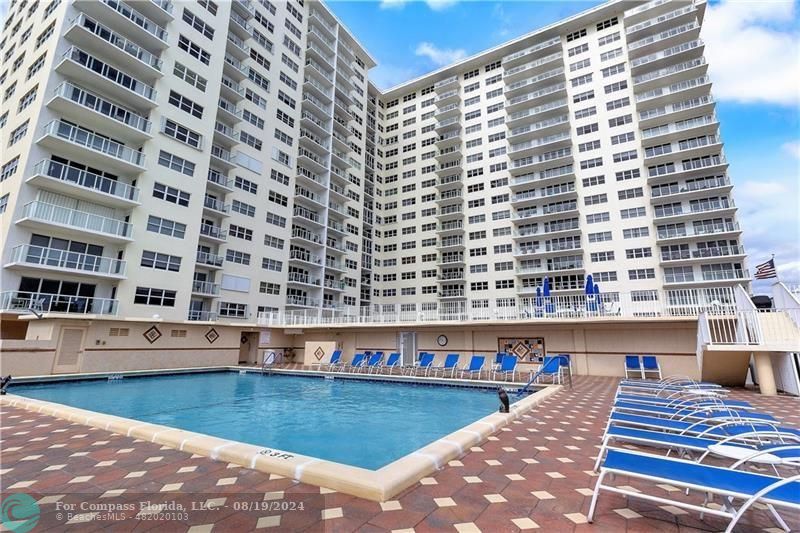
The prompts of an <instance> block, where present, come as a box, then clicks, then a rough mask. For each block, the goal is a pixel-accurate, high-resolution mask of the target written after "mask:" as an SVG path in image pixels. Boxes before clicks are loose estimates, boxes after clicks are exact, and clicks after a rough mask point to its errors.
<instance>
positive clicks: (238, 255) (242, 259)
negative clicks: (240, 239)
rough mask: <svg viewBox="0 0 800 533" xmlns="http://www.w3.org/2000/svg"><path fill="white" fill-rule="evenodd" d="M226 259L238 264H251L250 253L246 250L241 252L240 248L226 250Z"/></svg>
mask: <svg viewBox="0 0 800 533" xmlns="http://www.w3.org/2000/svg"><path fill="white" fill-rule="evenodd" d="M225 260H226V261H229V262H231V263H236V264H237V265H249V264H250V254H248V253H245V252H240V251H238V250H231V249H228V250H227V251H226V252H225Z"/></svg>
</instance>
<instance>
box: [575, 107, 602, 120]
mask: <svg viewBox="0 0 800 533" xmlns="http://www.w3.org/2000/svg"><path fill="white" fill-rule="evenodd" d="M596 114H597V108H596V107H595V106H592V107H587V108H585V109H578V110H577V111H575V118H576V119H580V118H586V117H591V116H592V115H596Z"/></svg>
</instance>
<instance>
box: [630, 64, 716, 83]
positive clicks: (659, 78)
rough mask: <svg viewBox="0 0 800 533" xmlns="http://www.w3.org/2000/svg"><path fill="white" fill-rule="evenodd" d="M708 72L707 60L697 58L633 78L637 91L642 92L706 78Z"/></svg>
mask: <svg viewBox="0 0 800 533" xmlns="http://www.w3.org/2000/svg"><path fill="white" fill-rule="evenodd" d="M707 71H708V64H707V63H706V60H705V58H704V57H697V58H694V59H689V60H687V61H683V62H681V63H677V64H674V65H669V66H666V67H663V68H660V69H657V70H651V71H650V72H645V73H644V74H639V75H638V76H635V77H634V78H633V85H634V89H635V90H637V91H642V90H647V89H650V88H652V87H657V86H659V85H664V84H672V83H676V82H678V81H680V80H681V79H684V78H687V77H692V78H697V77H699V76H704V75H705V74H706V72H707Z"/></svg>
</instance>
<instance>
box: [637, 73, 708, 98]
mask: <svg viewBox="0 0 800 533" xmlns="http://www.w3.org/2000/svg"><path fill="white" fill-rule="evenodd" d="M709 83H711V78H710V77H708V76H706V75H703V76H698V77H697V78H692V79H691V80H683V81H679V82H676V83H673V84H671V85H668V86H664V87H657V88H655V89H652V90H650V91H645V92H643V93H637V94H636V102H637V103H638V102H646V101H647V100H652V99H654V98H659V97H661V96H669V95H672V94H676V93H679V92H681V91H686V90H688V89H692V88H694V87H700V86H702V85H706V84H709Z"/></svg>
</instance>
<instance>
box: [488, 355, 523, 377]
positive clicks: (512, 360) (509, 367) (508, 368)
mask: <svg viewBox="0 0 800 533" xmlns="http://www.w3.org/2000/svg"><path fill="white" fill-rule="evenodd" d="M498 374H500V375H501V376H502V377H503V379H505V378H506V377H508V376H511V380H512V381H513V380H515V379H516V377H517V358H516V357H514V356H513V355H505V356H503V360H502V361H501V363H500V368H498V369H495V370H494V372H492V379H493V380H497V375H498Z"/></svg>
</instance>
